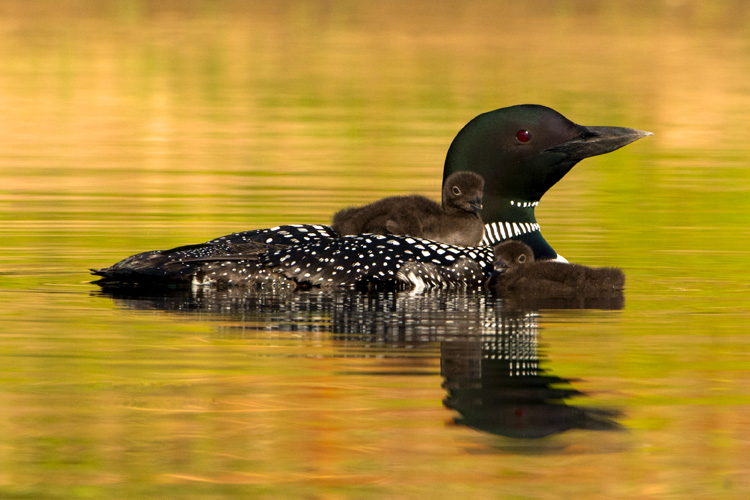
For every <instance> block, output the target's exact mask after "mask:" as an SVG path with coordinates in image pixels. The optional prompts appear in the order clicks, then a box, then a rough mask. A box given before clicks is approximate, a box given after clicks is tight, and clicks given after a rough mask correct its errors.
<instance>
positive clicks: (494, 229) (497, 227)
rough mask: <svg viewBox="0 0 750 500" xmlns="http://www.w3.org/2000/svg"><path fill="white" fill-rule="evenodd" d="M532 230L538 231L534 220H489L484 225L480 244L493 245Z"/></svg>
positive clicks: (537, 225)
mask: <svg viewBox="0 0 750 500" xmlns="http://www.w3.org/2000/svg"><path fill="white" fill-rule="evenodd" d="M533 231H539V224H537V223H536V222H490V223H488V224H485V225H484V236H483V237H482V242H481V243H480V245H495V244H497V243H500V242H501V241H505V240H507V239H510V238H514V237H517V236H521V235H523V234H528V233H531V232H533Z"/></svg>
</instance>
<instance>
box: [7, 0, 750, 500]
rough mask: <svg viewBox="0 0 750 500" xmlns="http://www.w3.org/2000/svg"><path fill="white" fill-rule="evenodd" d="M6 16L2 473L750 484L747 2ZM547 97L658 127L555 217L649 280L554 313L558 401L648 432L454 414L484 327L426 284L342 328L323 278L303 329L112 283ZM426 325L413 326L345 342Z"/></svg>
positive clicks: (548, 214) (603, 163)
mask: <svg viewBox="0 0 750 500" xmlns="http://www.w3.org/2000/svg"><path fill="white" fill-rule="evenodd" d="M0 32H2V35H3V36H1V37H0V65H2V71H0V109H1V110H2V112H1V113H0V137H1V140H0V158H2V161H1V162H0V186H2V188H1V189H0V235H1V236H2V238H0V248H1V250H0V332H2V333H0V336H1V338H2V342H0V394H1V395H2V401H3V404H2V409H0V424H1V427H2V429H3V430H4V432H3V433H2V437H0V463H1V464H2V466H0V496H2V497H4V498H5V497H7V498H59V497H61V496H62V497H65V498H82V497H95V498H96V497H100V498H101V497H109V498H126V497H127V498H154V497H158V498H185V497H191V498H221V497H244V496H252V497H261V498H263V497H265V498H300V497H310V498H347V497H352V498H367V497H372V498H383V497H387V498H425V497H431V498H436V499H437V498H456V497H457V496H458V495H463V496H466V495H467V494H469V495H471V496H472V497H475V498H497V497H504V496H505V497H519V496H535V497H541V498H559V497H573V496H575V497H577V498H602V497H607V498H618V497H619V498H695V497H701V496H703V497H710V498H741V497H742V494H743V493H744V492H745V491H748V490H750V484H748V479H747V478H748V477H750V476H748V474H747V472H748V468H747V464H748V463H750V446H749V445H750V441H749V440H748V438H747V435H748V432H747V431H748V429H750V421H749V416H750V413H748V411H747V407H748V403H750V392H749V391H748V389H747V383H746V380H747V376H748V371H749V369H750V365H749V364H748V359H747V355H746V353H747V352H749V351H750V346H749V345H748V343H749V342H748V340H749V338H748V336H747V335H746V334H745V330H746V326H747V324H748V322H750V303H749V301H748V296H749V295H748V292H749V291H750V290H749V286H748V283H749V282H750V273H749V272H748V266H747V262H748V250H747V249H748V248H749V247H750V234H749V233H748V231H747V225H748V218H747V214H748V213H750V193H749V191H750V170H748V168H747V164H748V158H750V150H749V149H748V145H747V140H746V137H745V136H746V131H747V130H748V128H749V127H750V123H748V118H747V117H748V116H750V103H749V102H748V95H750V92H748V90H750V89H748V85H749V84H748V82H750V78H748V77H749V76H750V74H749V70H750V64H749V63H750V51H748V50H747V49H748V40H750V38H748V33H749V32H750V10H749V9H748V6H747V5H746V2H741V1H722V2H712V3H711V2H699V1H691V0H682V1H672V0H670V1H659V2H653V1H648V2H647V1H635V2H628V3H625V4H623V3H613V2H606V1H593V2H591V1H585V2H584V1H561V2H534V3H529V4H524V3H518V2H516V3H508V2H489V1H479V2H471V3H457V2H442V1H439V2H434V1H432V2H423V1H417V2H409V3H408V4H404V3H403V2H400V3H397V2H391V1H386V2H379V3H376V4H375V3H372V4H366V3H361V2H349V1H344V2H335V3H330V2H281V3H278V2H277V3H268V2H254V1H253V2H243V1H230V0H226V1H220V2H201V1H194V0H193V1H181V2H173V1H167V2H149V1H141V2H130V1H123V2H119V1H114V2H80V1H73V0H64V1H62V2H56V3H55V5H54V7H52V6H50V5H47V4H43V3H38V2H11V3H7V2H6V3H4V4H3V5H0ZM523 102H535V103H541V104H545V105H548V106H551V107H553V108H555V109H558V110H559V111H561V112H562V113H563V114H565V115H566V116H568V117H570V118H571V119H573V120H574V121H577V122H579V123H582V124H585V125H621V126H631V127H636V128H639V129H644V130H651V131H653V132H654V133H655V135H654V136H653V137H649V138H648V139H647V140H643V141H639V142H638V143H636V144H633V145H631V146H628V147H627V148H625V149H623V150H620V151H617V152H615V153H613V154H611V155H605V156H603V157H598V158H593V159H589V160H586V161H585V162H583V163H582V164H581V165H579V166H577V167H575V168H574V169H573V170H572V171H571V173H570V174H568V175H567V176H566V178H565V179H563V180H562V181H561V182H560V183H559V185H557V186H555V187H554V188H553V189H552V190H551V191H550V192H549V193H548V194H547V195H546V196H545V198H544V200H543V203H542V205H541V206H540V207H539V209H538V212H537V216H538V219H539V222H540V223H541V224H542V226H543V228H544V232H545V236H546V237H547V238H548V239H549V241H550V242H551V243H552V244H553V245H554V246H555V248H556V249H557V250H558V251H560V252H561V253H562V254H563V255H565V256H566V257H567V258H569V259H570V260H572V261H575V262H580V263H583V264H589V265H611V266H621V267H623V268H624V270H625V273H626V275H627V290H626V292H625V299H624V307H623V308H622V309H620V308H594V307H588V308H586V309H563V308H561V307H559V306H556V307H550V306H545V307H538V308H536V309H535V310H534V314H536V315H537V316H535V317H536V319H535V321H536V323H535V324H536V325H537V327H538V331H537V333H538V339H539V342H540V344H539V346H540V347H539V349H540V355H541V356H540V359H541V364H540V366H541V367H542V369H544V370H546V372H545V376H548V377H551V378H554V380H555V381H556V382H559V384H553V387H552V388H551V390H559V391H562V392H559V393H554V392H551V393H549V394H557V395H559V396H565V395H566V394H567V393H566V392H565V391H576V392H580V393H582V394H581V395H578V394H576V395H575V396H573V395H572V393H570V394H568V395H570V396H571V397H570V398H568V399H567V400H564V401H563V403H565V405H567V406H568V408H570V407H574V408H579V409H580V410H581V414H584V415H587V416H591V415H594V416H597V417H606V418H611V419H612V421H613V425H612V426H613V427H621V428H622V429H624V431H619V430H611V431H596V432H595V431H593V430H592V429H591V427H590V426H589V427H588V428H586V429H581V428H580V427H581V426H578V429H577V430H574V429H570V430H568V431H565V432H561V433H556V434H554V435H550V436H548V437H544V438H540V439H534V440H530V439H518V438H510V437H508V436H507V435H502V434H501V433H492V432H488V431H487V429H479V428H478V426H474V427H470V426H466V425H455V423H456V422H455V420H457V419H458V422H460V421H461V420H460V419H461V418H462V416H461V415H460V413H458V412H457V411H455V410H452V409H450V408H447V407H446V406H444V404H443V400H444V399H446V400H447V401H446V402H447V403H448V406H451V405H453V406H456V405H457V403H456V401H457V400H456V399H451V396H450V394H449V391H454V392H455V391H457V390H464V389H465V388H466V387H469V388H474V389H476V387H477V386H476V385H473V386H472V385H471V384H472V383H473V384H475V383H476V377H475V376H474V375H476V373H477V372H476V371H474V372H472V371H471V370H472V369H474V368H476V367H477V366H480V367H481V364H482V363H481V361H479V362H478V363H477V358H471V357H458V358H451V357H450V356H445V353H446V352H448V353H451V352H455V351H454V350H453V349H455V350H458V351H459V352H465V351H466V350H468V351H469V352H476V350H477V342H475V340H476V336H474V337H472V334H471V333H470V332H469V333H467V332H466V331H464V330H466V328H464V327H465V323H461V325H462V326H461V328H463V330H461V331H460V332H459V331H454V330H451V328H457V327H456V325H458V324H459V323H454V324H450V323H448V321H449V320H451V319H452V318H446V317H445V316H444V315H442V316H441V315H433V316H430V314H423V315H420V314H419V313H418V311H419V310H422V309H425V310H427V311H428V313H429V311H431V310H433V309H434V306H435V304H439V301H437V302H434V301H431V300H430V299H429V297H422V298H421V300H422V303H420V302H419V300H420V298H419V297H416V298H409V297H408V296H407V297H406V299H405V300H406V302H408V303H409V304H411V307H405V306H404V305H403V302H399V303H398V304H397V305H393V307H391V308H390V309H389V308H384V309H383V310H376V311H374V312H373V313H372V315H370V316H366V315H364V316H363V315H360V316H356V315H355V316H353V317H352V316H348V317H347V318H348V319H347V321H342V322H341V323H338V324H339V325H341V326H340V327H338V326H337V327H336V328H334V327H333V319H334V313H335V317H339V316H338V314H339V313H341V312H342V311H344V310H345V309H343V308H341V307H338V306H335V307H334V306H331V307H330V308H329V309H328V310H324V311H321V310H320V309H316V310H309V309H310V305H311V304H315V303H316V301H321V300H324V299H323V298H320V297H317V298H316V297H315V296H314V295H309V296H298V297H297V299H298V301H297V302H289V303H288V304H287V307H290V308H291V307H307V308H308V310H307V312H306V313H305V314H306V315H305V314H303V315H301V316H299V315H298V316H293V315H292V316H291V317H292V318H293V320H290V319H289V318H290V316H289V315H290V314H292V313H294V311H291V310H286V311H283V310H282V312H280V313H278V314H277V313H276V312H275V310H274V309H273V308H270V307H261V308H260V309H257V310H256V311H255V312H249V311H248V310H247V309H242V308H241V309H240V310H241V311H242V313H238V312H237V311H232V310H231V307H229V310H223V312H222V307H221V306H223V307H224V308H225V309H226V307H227V303H226V302H224V303H221V304H220V307H219V308H218V309H201V307H199V304H196V303H195V300H194V299H193V298H190V299H186V300H183V301H182V302H175V303H173V304H172V305H173V306H175V307H172V306H171V305H169V304H167V303H165V302H163V301H162V302H158V301H157V303H156V304H154V303H152V304H151V306H150V307H146V306H144V304H143V303H141V306H143V307H137V306H136V305H134V304H133V303H128V302H127V301H125V300H124V299H122V298H112V297H109V296H103V295H101V294H100V293H99V290H98V287H96V286H93V285H90V284H89V283H88V282H89V280H90V277H89V275H88V273H87V269H88V268H90V267H102V266H105V265H109V264H111V263H113V262H115V261H117V260H119V259H120V258H122V257H125V256H127V255H130V254H133V253H135V252H139V251H143V250H149V249H155V248H168V247H173V246H176V245H181V244H187V243H195V242H200V241H206V240H209V239H211V238H214V237H217V236H220V235H223V234H227V233H230V232H232V231H237V230H245V229H254V228H261V227H270V226H273V225H277V224H281V223H296V222H299V223H320V222H326V221H327V220H329V218H330V217H331V215H332V214H333V213H334V212H335V211H336V210H337V209H339V208H342V207H344V206H346V205H348V204H354V203H363V202H365V201H370V200H373V199H376V198H379V197H381V196H385V195H392V194H405V193H411V192H419V193H423V194H426V195H429V196H433V197H435V198H437V195H438V191H439V184H440V179H441V173H442V162H443V159H444V155H445V152H446V150H447V147H448V145H449V143H450V141H451V139H452V138H453V136H454V135H455V133H456V132H457V130H458V129H459V128H460V127H461V126H462V125H463V124H464V123H465V122H466V121H468V120H469V119H470V118H472V117H473V116H474V115H476V114H478V113H480V112H484V111H487V110H490V109H494V108H498V107H501V106H505V105H510V104H517V103H523ZM159 300H166V299H165V298H164V297H160V298H159ZM269 300H270V299H269ZM337 300H339V301H341V300H345V298H344V296H343V295H342V296H340V297H339V298H338V299H337ZM358 300H363V301H366V300H367V298H366V297H359V299H358ZM453 300H456V297H454V298H453ZM409 301H411V302H409ZM381 303H382V304H386V303H387V301H386V302H381ZM279 304H281V305H283V304H286V302H279ZM294 304H296V306H295V305H294ZM334 304H339V305H340V303H336V302H334ZM428 306H430V307H433V309H430V307H428ZM455 309H456V310H458V311H459V312H471V311H473V312H475V313H476V312H477V311H478V308H477V305H476V304H475V303H467V304H465V305H464V306H462V307H456V308H455ZM337 311H338V312H337ZM415 311H416V312H415ZM371 312H372V310H371ZM406 313H409V314H410V315H409V316H405V314H406ZM274 314H277V315H276V316H274ZM284 318H286V319H284ZM365 318H369V319H368V320H367V321H365ZM282 320H283V321H282ZM368 321H369V323H368ZM402 323H403V324H407V325H410V327H411V328H412V331H419V332H420V333H418V334H417V335H416V337H414V338H410V339H407V338H405V337H404V338H400V337H396V338H393V339H385V338H384V337H383V336H380V337H378V336H374V337H371V338H370V337H366V336H357V335H356V332H354V331H353V330H355V329H356V328H355V325H361V324H367V325H374V327H378V326H379V327H382V328H385V325H397V326H398V325H401V324H402ZM485 323H486V322H485V321H484V320H483V319H482V320H480V321H475V322H474V323H472V324H473V325H474V326H475V327H476V328H488V326H487V325H486V324H485ZM419 325H422V326H423V327H424V328H425V329H426V331H422V330H419V328H418V327H419ZM451 325H453V326H451ZM496 326H497V325H496ZM394 328H395V329H396V331H398V328H397V327H394ZM447 334H455V338H454V337H450V335H447ZM450 342H454V343H450ZM479 352H480V353H481V352H482V349H481V348H479ZM451 359H453V360H454V361H456V363H453V364H451V363H447V364H446V360H449V361H450V360H451ZM441 363H442V364H441ZM449 365H450V366H449ZM461 370H468V371H461ZM441 373H442V375H441ZM456 373H459V374H465V375H466V374H468V375H466V377H465V378H466V379H467V380H468V383H469V386H465V385H462V384H457V383H455V381H454V380H451V381H448V380H447V379H448V378H449V375H450V377H452V376H453V375H451V374H456ZM443 384H446V386H445V387H442V385H443ZM566 384H567V385H566ZM545 390H546V389H545ZM464 394H465V393H461V397H463V395H464ZM583 394H585V395H587V397H583ZM459 399H460V402H461V403H463V402H464V401H466V400H465V399H461V398H459ZM562 399H564V398H562ZM470 401H473V402H476V400H472V399H470ZM558 403H559V401H558ZM472 404H473V403H472ZM558 406H560V405H558ZM561 407H562V406H561ZM477 408H480V406H476V405H474V406H472V405H463V406H462V409H464V411H466V412H471V411H472V410H473V409H474V410H475V409H477ZM553 408H554V407H553ZM495 409H496V408H495ZM516 410H517V408H516V409H514V410H513V411H512V412H510V413H509V414H512V415H514V416H519V415H518V414H517V413H516ZM610 413H612V414H610ZM614 413H616V415H615V414H614ZM521 414H523V411H521ZM463 418H464V421H466V418H465V416H464V417H463ZM469 420H471V419H469ZM614 424H616V425H614ZM495 430H497V429H495Z"/></svg>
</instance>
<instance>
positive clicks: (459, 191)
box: [452, 186, 461, 196]
mask: <svg viewBox="0 0 750 500" xmlns="http://www.w3.org/2000/svg"><path fill="white" fill-rule="evenodd" d="M452 191H453V194H455V195H456V196H458V195H460V194H461V190H460V189H459V188H458V186H453V189H452Z"/></svg>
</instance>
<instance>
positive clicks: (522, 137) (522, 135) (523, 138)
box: [516, 130, 531, 143]
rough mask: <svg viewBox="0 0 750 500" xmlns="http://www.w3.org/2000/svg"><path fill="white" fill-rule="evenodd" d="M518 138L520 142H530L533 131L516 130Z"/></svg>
mask: <svg viewBox="0 0 750 500" xmlns="http://www.w3.org/2000/svg"><path fill="white" fill-rule="evenodd" d="M516 139H518V142H523V143H526V142H529V141H530V140H531V132H529V131H528V130H519V131H518V132H516Z"/></svg>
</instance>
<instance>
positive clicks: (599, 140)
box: [545, 127, 654, 160]
mask: <svg viewBox="0 0 750 500" xmlns="http://www.w3.org/2000/svg"><path fill="white" fill-rule="evenodd" d="M580 128H581V134H580V135H578V136H577V137H576V138H574V139H571V140H569V141H567V142H564V143H562V144H558V145H557V146H554V147H551V148H549V149H548V150H546V151H545V152H549V153H558V154H560V153H562V154H564V155H565V156H566V157H567V158H568V159H570V160H583V159H584V158H589V157H591V156H598V155H602V154H604V153H609V152H611V151H614V150H616V149H620V148H621V147H623V146H627V145H628V144H630V143H631V142H635V141H637V140H638V139H641V138H643V137H646V136H648V135H654V134H653V133H652V132H646V131H644V130H636V129H634V128H625V127H580Z"/></svg>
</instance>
